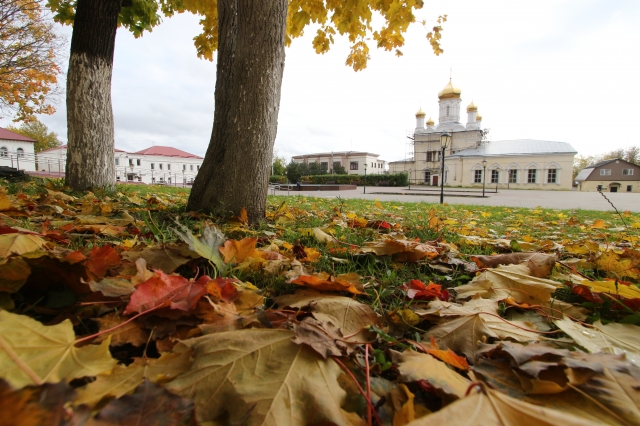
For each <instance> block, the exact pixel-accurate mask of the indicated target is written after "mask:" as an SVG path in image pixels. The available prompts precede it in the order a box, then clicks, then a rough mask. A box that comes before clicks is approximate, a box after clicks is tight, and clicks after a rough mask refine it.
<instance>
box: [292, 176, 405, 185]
mask: <svg viewBox="0 0 640 426" xmlns="http://www.w3.org/2000/svg"><path fill="white" fill-rule="evenodd" d="M364 179H365V178H364V175H315V176H303V177H302V181H308V182H311V183H315V184H326V183H327V182H335V183H338V184H346V185H348V184H351V183H352V182H358V185H364ZM378 182H389V186H406V185H407V184H408V181H407V175H406V174H405V173H397V174H393V175H367V185H368V186H377V185H378Z"/></svg>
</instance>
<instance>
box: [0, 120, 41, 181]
mask: <svg viewBox="0 0 640 426" xmlns="http://www.w3.org/2000/svg"><path fill="white" fill-rule="evenodd" d="M35 143H36V140H35V139H31V138H28V137H26V136H22V135H21V134H19V133H15V132H12V131H10V130H7V129H3V128H2V127H0V166H7V167H14V168H16V169H18V170H24V171H27V172H30V171H34V170H35V169H36V166H35V153H34V144H35Z"/></svg>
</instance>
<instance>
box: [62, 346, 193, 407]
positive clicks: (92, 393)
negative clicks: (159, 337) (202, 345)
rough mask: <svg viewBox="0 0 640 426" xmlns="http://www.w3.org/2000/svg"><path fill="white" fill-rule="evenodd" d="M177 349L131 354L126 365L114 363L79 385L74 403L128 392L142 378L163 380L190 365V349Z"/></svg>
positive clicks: (89, 401) (88, 403)
mask: <svg viewBox="0 0 640 426" xmlns="http://www.w3.org/2000/svg"><path fill="white" fill-rule="evenodd" d="M177 349H178V350H180V352H175V353H164V354H162V355H161V356H160V358H157V359H155V358H134V359H133V362H132V363H131V364H129V365H126V366H125V365H117V366H115V368H114V369H113V370H112V371H110V372H106V373H102V374H98V376H97V377H96V380H95V381H93V382H91V383H89V384H87V385H85V386H83V387H81V388H79V389H78V391H77V396H76V397H75V398H74V401H73V402H74V404H76V405H81V404H87V405H89V406H91V407H93V406H94V405H96V404H97V403H98V402H100V401H101V400H102V399H103V398H105V397H114V398H120V397H121V396H123V395H126V394H129V393H132V392H133V391H134V390H135V389H136V388H137V387H138V386H139V385H140V384H141V383H142V382H143V381H144V380H145V379H147V380H149V381H150V382H152V383H166V382H169V381H171V380H173V379H174V378H175V377H176V376H178V375H179V374H181V373H183V372H185V371H187V370H188V369H189V367H190V366H191V359H190V357H191V350H189V349H186V348H184V347H181V346H180V345H178V346H177Z"/></svg>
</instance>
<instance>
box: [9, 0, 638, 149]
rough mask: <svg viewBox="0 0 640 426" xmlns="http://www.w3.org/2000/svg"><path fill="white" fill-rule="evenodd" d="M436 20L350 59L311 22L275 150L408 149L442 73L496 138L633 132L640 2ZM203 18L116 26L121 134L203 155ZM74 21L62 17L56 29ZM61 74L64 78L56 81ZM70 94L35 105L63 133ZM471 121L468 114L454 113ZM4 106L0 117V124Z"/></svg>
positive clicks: (208, 121) (443, 4) (437, 9)
mask: <svg viewBox="0 0 640 426" xmlns="http://www.w3.org/2000/svg"><path fill="white" fill-rule="evenodd" d="M441 14H448V17H449V21H448V22H447V23H446V24H444V32H443V38H442V47H443V48H444V54H442V55H440V56H435V55H434V54H433V53H432V52H431V49H430V46H429V43H428V41H427V40H426V38H425V35H426V32H427V30H426V29H425V28H424V27H422V26H421V25H420V24H418V23H416V24H414V25H412V26H411V27H410V30H409V32H408V34H407V36H406V39H407V41H406V45H405V47H404V48H403V49H402V51H403V52H404V56H403V57H400V58H398V57H396V56H395V55H394V54H393V53H392V52H384V51H377V50H376V49H375V45H372V46H371V47H372V53H371V59H370V61H369V66H368V67H367V69H365V70H364V71H361V72H357V73H356V72H354V71H353V70H352V69H351V68H348V67H346V66H345V65H344V63H345V59H346V57H347V55H348V44H347V43H346V41H345V40H343V39H339V41H338V42H337V43H336V45H334V46H333V48H332V50H331V52H329V53H327V54H325V55H317V54H315V52H314V50H313V48H312V47H311V39H312V37H313V35H314V33H315V29H308V30H307V35H306V36H305V37H302V38H300V39H296V40H294V42H293V45H292V46H291V47H290V48H288V49H287V51H286V55H287V58H286V65H285V71H284V80H283V85H282V100H281V104H280V116H279V126H278V135H277V138H276V144H275V148H276V149H277V150H278V152H279V154H280V155H281V156H285V157H287V159H289V158H290V157H291V156H292V155H297V154H304V153H312V152H327V151H332V150H333V151H341V150H363V151H369V152H373V153H376V154H380V158H381V159H384V160H387V161H393V160H399V159H404V158H405V155H406V153H407V151H408V150H410V149H411V148H410V146H408V145H407V142H408V141H409V140H408V139H407V138H406V135H407V134H409V133H411V132H412V131H413V128H414V127H415V113H416V111H417V110H418V109H419V108H420V107H422V109H424V111H425V112H426V113H427V118H428V117H429V116H432V117H433V118H434V120H435V121H436V122H437V118H438V117H437V113H438V98H437V93H438V91H439V90H440V89H442V88H443V87H444V86H445V85H446V84H447V83H448V80H449V73H450V69H452V70H453V82H454V84H455V85H456V86H458V87H460V88H461V89H462V106H463V107H466V106H467V105H468V104H469V103H470V102H471V101H472V100H473V101H474V102H475V104H476V105H478V107H479V112H480V113H481V114H482V116H483V125H484V127H485V128H490V129H491V131H490V138H491V140H505V139H544V140H554V141H563V142H569V143H570V144H571V145H572V146H573V147H574V148H575V149H576V150H577V151H578V152H579V153H580V154H583V155H590V154H597V153H600V152H604V151H609V150H611V149H614V148H619V147H628V146H632V145H640V140H639V138H638V134H639V133H638V124H639V123H638V116H639V115H640V54H639V53H638V52H639V50H638V49H639V46H640V25H638V23H639V22H640V2H639V1H637V0H537V1H524V0H473V1H472V0H448V1H429V0H427V1H425V8H424V9H422V10H421V11H418V15H419V18H421V19H422V18H424V19H426V20H427V21H428V26H433V25H434V21H435V19H436V18H437V16H438V15H441ZM197 21H198V18H197V17H194V16H193V15H186V14H185V15H178V16H176V17H173V18H171V19H166V20H165V21H164V22H163V24H162V25H160V26H159V27H157V28H155V29H154V31H153V32H152V33H147V34H145V35H144V36H143V37H142V38H140V39H134V38H133V36H132V35H131V34H129V33H128V32H127V31H126V30H124V29H120V30H118V36H117V41H116V53H115V61H114V74H113V86H112V96H113V110H114V115H115V135H116V147H118V148H120V149H124V150H129V151H136V150H141V149H144V148H147V147H149V146H151V145H152V144H153V143H155V144H156V145H170V146H174V147H176V148H179V149H183V150H185V151H189V152H192V153H195V154H199V155H204V153H205V151H206V147H207V144H208V143H209V137H210V134H211V128H212V124H213V109H214V86H215V62H209V61H206V60H201V59H198V58H197V57H196V52H195V48H194V47H193V42H192V38H193V37H194V36H195V35H197V34H198V31H199V27H198V24H197ZM62 31H63V32H64V33H65V34H68V35H69V39H70V34H71V31H70V29H69V28H68V27H67V28H65V29H63V30H62ZM64 84H65V83H64V81H63V86H64ZM64 109H65V108H64V97H62V98H61V100H60V102H59V105H58V112H57V113H56V114H54V115H53V116H41V117H40V119H41V121H43V122H44V123H45V124H46V125H47V126H49V128H50V129H51V130H53V131H55V132H57V133H58V135H59V136H60V139H61V140H63V141H66V115H65V111H64ZM461 120H462V121H463V122H466V114H464V113H463V117H461ZM8 123H9V121H8V120H4V121H3V124H5V125H6V124H8Z"/></svg>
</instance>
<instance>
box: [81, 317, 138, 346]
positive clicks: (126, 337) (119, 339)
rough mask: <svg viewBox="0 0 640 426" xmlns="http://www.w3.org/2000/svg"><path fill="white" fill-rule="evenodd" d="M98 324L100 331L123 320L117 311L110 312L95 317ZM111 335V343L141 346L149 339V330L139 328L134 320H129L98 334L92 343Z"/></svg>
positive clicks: (114, 344) (113, 344)
mask: <svg viewBox="0 0 640 426" xmlns="http://www.w3.org/2000/svg"><path fill="white" fill-rule="evenodd" d="M96 321H97V322H98V324H100V331H104V330H108V329H110V328H112V327H115V326H117V325H119V324H121V323H122V322H124V321H125V320H123V319H122V317H121V316H120V315H119V314H118V313H117V312H112V313H110V314H107V315H105V316H103V317H100V318H97V319H96ZM109 336H111V345H112V346H119V345H124V344H125V343H131V344H132V345H133V346H142V345H144V344H145V343H147V340H149V331H148V330H144V329H142V328H140V325H139V324H138V323H137V322H136V321H131V322H129V323H127V324H125V325H123V326H121V327H118V328H116V329H115V330H113V331H110V332H108V333H104V334H101V335H99V336H98V337H96V338H95V339H94V341H93V342H94V343H100V342H102V341H103V340H105V339H107V338H108V337H109Z"/></svg>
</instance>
